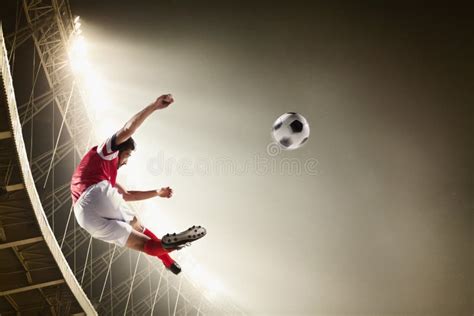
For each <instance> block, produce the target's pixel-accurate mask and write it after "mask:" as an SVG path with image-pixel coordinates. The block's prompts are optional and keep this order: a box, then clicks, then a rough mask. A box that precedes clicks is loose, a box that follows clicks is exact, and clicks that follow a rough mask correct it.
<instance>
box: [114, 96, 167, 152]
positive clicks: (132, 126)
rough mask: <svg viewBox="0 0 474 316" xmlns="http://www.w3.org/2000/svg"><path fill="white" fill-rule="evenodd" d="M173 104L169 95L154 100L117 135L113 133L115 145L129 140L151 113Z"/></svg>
mask: <svg viewBox="0 0 474 316" xmlns="http://www.w3.org/2000/svg"><path fill="white" fill-rule="evenodd" d="M173 102H174V99H173V96H172V95H171V94H164V95H162V96H160V97H159V98H158V99H156V100H155V102H153V103H151V104H150V105H148V106H147V107H145V108H144V109H143V110H141V111H140V112H138V113H137V114H135V115H134V116H133V117H132V118H131V119H130V120H128V122H127V123H125V125H124V126H123V127H122V128H121V129H120V130H119V131H118V132H117V133H115V145H120V144H121V143H123V142H125V141H126V140H127V139H129V138H130V137H131V136H132V135H133V134H134V133H135V132H136V131H137V129H138V128H139V127H140V125H142V123H143V122H144V121H145V120H146V118H147V117H148V116H150V114H151V113H153V112H155V111H156V110H161V109H164V108H166V107H168V106H169V105H170V104H171V103H173Z"/></svg>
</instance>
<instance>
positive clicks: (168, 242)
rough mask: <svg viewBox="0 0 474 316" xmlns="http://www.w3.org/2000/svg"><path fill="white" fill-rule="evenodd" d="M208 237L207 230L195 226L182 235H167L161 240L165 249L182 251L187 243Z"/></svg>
mask: <svg viewBox="0 0 474 316" xmlns="http://www.w3.org/2000/svg"><path fill="white" fill-rule="evenodd" d="M205 235H206V229H205V228H204V227H201V226H193V227H190V228H188V229H187V230H185V231H182V232H181V233H178V234H176V233H174V234H166V235H164V236H163V238H161V245H162V246H163V248H165V249H181V248H182V246H183V247H184V246H186V244H187V243H191V242H193V241H195V240H198V239H200V238H202V237H204V236H205Z"/></svg>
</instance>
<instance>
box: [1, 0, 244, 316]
mask: <svg viewBox="0 0 474 316" xmlns="http://www.w3.org/2000/svg"><path fill="white" fill-rule="evenodd" d="M7 1H10V2H13V3H14V4H16V7H15V6H14V5H13V6H12V7H13V10H12V12H11V14H10V16H11V17H12V19H10V20H8V21H5V20H4V21H3V26H4V28H5V30H6V31H5V32H6V35H5V36H4V40H3V36H1V38H2V41H1V43H2V47H5V46H6V48H5V49H2V73H1V75H2V80H3V81H2V88H3V91H1V93H2V95H3V99H2V104H1V105H2V107H4V109H2V111H3V112H2V115H4V116H5V118H3V117H2V118H1V120H4V119H5V122H3V121H1V122H0V123H2V122H3V124H2V125H1V127H2V128H4V130H0V147H1V148H2V151H1V152H0V176H1V177H0V180H2V181H3V182H2V183H0V188H1V189H0V261H2V259H4V258H9V259H8V260H11V262H10V261H9V262H8V264H14V265H15V267H16V270H15V271H13V270H12V271H10V270H9V267H10V266H9V265H8V264H7V263H5V264H2V265H0V269H1V270H0V280H2V281H3V279H2V278H3V275H4V274H5V273H7V272H8V273H12V274H15V278H12V279H11V280H12V282H9V283H8V284H7V283H2V285H1V286H0V314H1V313H3V312H7V311H15V312H25V311H28V310H30V311H42V312H43V313H47V314H51V315H59V314H60V315H66V314H74V313H85V314H88V315H94V314H97V313H98V314H100V315H114V314H115V315H118V314H120V315H158V314H159V315H162V314H163V315H205V314H213V315H216V314H217V315H226V314H231V315H240V314H242V312H241V310H240V309H239V308H237V307H235V305H234V304H233V303H232V302H231V301H230V300H228V299H222V300H219V301H212V300H210V299H209V298H208V297H207V296H206V295H205V294H204V293H202V292H201V290H200V288H199V287H198V286H197V285H195V284H194V282H193V280H191V279H190V278H189V277H188V276H187V275H186V274H185V273H182V274H181V275H179V276H175V275H173V274H171V273H170V272H168V271H166V270H164V269H163V266H162V264H161V262H159V261H158V260H157V259H156V258H153V257H149V256H147V255H144V254H140V253H138V252H135V251H130V250H128V249H126V248H120V247H116V246H114V245H111V244H107V243H104V242H102V241H99V240H95V239H92V238H91V237H90V235H89V234H88V233H87V232H85V231H84V230H82V228H80V227H79V225H77V224H76V222H75V217H74V214H72V206H71V199H70V192H69V181H70V176H71V174H72V171H73V170H74V168H75V166H76V165H77V163H78V162H79V160H80V158H81V157H82V156H83V155H84V153H85V152H86V151H87V150H88V149H89V148H90V147H91V146H92V145H93V144H95V142H96V139H95V136H94V129H93V126H92V124H91V121H90V118H89V116H88V112H87V110H86V104H85V101H84V100H85V98H84V97H83V95H82V93H81V89H80V84H78V83H77V82H76V79H75V77H74V75H73V72H72V71H71V67H70V63H69V58H68V47H69V44H70V40H71V35H72V34H73V31H74V23H73V21H74V16H73V15H72V13H71V9H70V6H69V3H68V1H66V0H17V1H16V2H15V1H14V0H7ZM13 17H14V18H13ZM4 44H5V46H4ZM8 78H10V79H8ZM11 78H13V80H11ZM7 110H8V111H7ZM7 117H8V120H6V118H7ZM7 121H9V123H8V122H7ZM8 124H10V125H8ZM7 126H10V128H9V129H7ZM18 200H21V201H22V203H23V204H18V203H19V202H18ZM33 213H34V214H35V220H32V214H33ZM22 225H23V226H22ZM24 225H29V226H24ZM32 225H33V226H32ZM20 227H28V228H27V229H31V230H32V231H35V232H37V235H34V234H33V236H31V234H30V232H29V231H23V232H22V231H16V230H15V228H20ZM31 227H35V228H34V229H33V228H31ZM38 227H39V229H38ZM179 255H181V256H184V254H179ZM15 258H16V259H15ZM178 260H179V256H178ZM48 269H50V270H53V271H55V272H56V274H55V275H54V276H55V277H56V279H54V280H50V281H45V282H40V281H39V280H42V277H41V275H42V274H41V273H40V272H41V271H45V273H44V275H43V277H45V276H47V275H48V273H46V271H47V270H48ZM59 272H60V273H59ZM5 280H6V279H5ZM0 283H1V282H0ZM14 284H17V285H16V287H12V286H14ZM32 292H34V293H35V294H34V296H35V299H34V301H31V302H30V301H28V299H29V298H32V297H33V295H32V294H31V293H32ZM37 292H39V295H40V297H39V298H38V297H36V296H38V293H37ZM19 293H22V294H23V296H21V297H20V296H19V295H20V294H19ZM29 295H31V296H29ZM45 306H46V307H45ZM45 308H46V309H45ZM45 310H46V311H47V312H45Z"/></svg>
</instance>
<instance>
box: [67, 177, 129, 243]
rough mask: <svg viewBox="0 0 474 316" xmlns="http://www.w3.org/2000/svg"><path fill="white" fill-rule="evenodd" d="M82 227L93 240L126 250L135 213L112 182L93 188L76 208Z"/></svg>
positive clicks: (83, 196)
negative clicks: (130, 223) (112, 244)
mask: <svg viewBox="0 0 474 316" xmlns="http://www.w3.org/2000/svg"><path fill="white" fill-rule="evenodd" d="M74 215H75V216H76V219H77V222H78V223H79V225H80V226H81V227H82V228H84V229H85V230H86V231H87V232H89V234H91V236H92V237H94V238H97V239H100V240H103V241H106V242H109V243H114V244H117V245H119V246H121V247H123V246H125V244H126V242H127V239H128V237H129V236H130V233H131V232H132V226H130V225H129V222H131V221H132V220H133V217H134V216H135V213H134V212H133V211H132V210H131V209H130V208H129V207H128V206H127V204H126V202H125V200H124V199H123V198H122V195H121V194H120V193H119V192H118V191H117V189H116V188H114V187H112V185H111V184H110V182H109V181H107V180H104V181H101V182H99V183H97V184H94V185H91V186H90V187H88V188H87V190H86V191H84V192H83V193H82V194H81V196H80V197H79V199H78V200H77V201H76V203H75V204H74Z"/></svg>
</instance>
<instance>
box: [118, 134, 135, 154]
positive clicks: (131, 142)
mask: <svg viewBox="0 0 474 316" xmlns="http://www.w3.org/2000/svg"><path fill="white" fill-rule="evenodd" d="M135 147H136V143H135V141H134V140H133V138H131V137H130V138H129V139H127V140H126V141H124V142H123V143H121V144H120V145H118V146H117V148H118V150H119V152H122V151H125V150H128V149H131V150H135Z"/></svg>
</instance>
